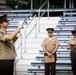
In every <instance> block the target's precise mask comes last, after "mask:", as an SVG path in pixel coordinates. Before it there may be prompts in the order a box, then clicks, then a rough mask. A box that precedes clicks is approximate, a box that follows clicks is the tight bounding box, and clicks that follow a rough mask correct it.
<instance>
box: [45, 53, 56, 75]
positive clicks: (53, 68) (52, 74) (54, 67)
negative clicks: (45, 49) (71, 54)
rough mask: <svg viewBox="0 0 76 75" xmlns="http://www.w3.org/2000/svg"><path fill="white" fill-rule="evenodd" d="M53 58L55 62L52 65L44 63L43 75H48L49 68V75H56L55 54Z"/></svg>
mask: <svg viewBox="0 0 76 75" xmlns="http://www.w3.org/2000/svg"><path fill="white" fill-rule="evenodd" d="M44 55H45V54H44ZM54 56H55V62H53V63H45V64H44V66H45V75H50V68H51V75H56V53H55V54H54Z"/></svg>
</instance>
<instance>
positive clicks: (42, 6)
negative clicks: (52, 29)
mask: <svg viewBox="0 0 76 75" xmlns="http://www.w3.org/2000/svg"><path fill="white" fill-rule="evenodd" d="M48 1H49V0H46V1H45V2H44V3H43V5H42V6H41V7H40V8H39V11H38V17H39V20H38V31H39V32H40V19H41V17H42V16H43V15H44V14H45V12H46V11H47V10H48V9H47V10H45V11H44V12H43V14H42V15H41V16H40V10H41V8H42V7H43V6H44V5H45V4H46V3H47V2H48Z"/></svg>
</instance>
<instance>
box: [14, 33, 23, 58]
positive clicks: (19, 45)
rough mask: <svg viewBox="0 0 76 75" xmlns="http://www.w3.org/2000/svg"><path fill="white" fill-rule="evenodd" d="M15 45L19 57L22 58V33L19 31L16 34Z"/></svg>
mask: <svg viewBox="0 0 76 75" xmlns="http://www.w3.org/2000/svg"><path fill="white" fill-rule="evenodd" d="M15 47H16V51H17V50H20V51H21V56H20V57H21V58H22V33H21V32H20V33H19V35H18V39H17V41H16V42H15Z"/></svg>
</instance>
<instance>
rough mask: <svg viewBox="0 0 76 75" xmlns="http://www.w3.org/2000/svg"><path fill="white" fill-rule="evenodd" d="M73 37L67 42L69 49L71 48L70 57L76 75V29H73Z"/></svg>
mask: <svg viewBox="0 0 76 75" xmlns="http://www.w3.org/2000/svg"><path fill="white" fill-rule="evenodd" d="M71 33H72V35H73V37H72V38H70V39H69V41H68V43H67V49H70V50H71V52H70V59H71V66H72V71H73V74H74V75H76V29H74V30H72V31H71Z"/></svg>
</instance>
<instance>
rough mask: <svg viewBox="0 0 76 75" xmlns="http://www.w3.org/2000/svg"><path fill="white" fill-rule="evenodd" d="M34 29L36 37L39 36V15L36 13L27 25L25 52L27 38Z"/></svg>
mask: <svg viewBox="0 0 76 75" xmlns="http://www.w3.org/2000/svg"><path fill="white" fill-rule="evenodd" d="M33 21H34V24H32V22H33ZM28 29H30V30H28ZM33 30H35V33H34V34H35V37H37V16H36V15H34V16H33V18H32V19H31V20H30V22H29V23H28V24H27V25H26V27H25V52H26V40H27V38H28V36H29V35H30V34H31V33H32V31H33ZM27 31H28V32H27Z"/></svg>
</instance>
